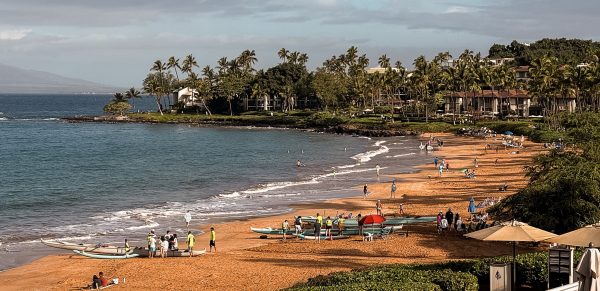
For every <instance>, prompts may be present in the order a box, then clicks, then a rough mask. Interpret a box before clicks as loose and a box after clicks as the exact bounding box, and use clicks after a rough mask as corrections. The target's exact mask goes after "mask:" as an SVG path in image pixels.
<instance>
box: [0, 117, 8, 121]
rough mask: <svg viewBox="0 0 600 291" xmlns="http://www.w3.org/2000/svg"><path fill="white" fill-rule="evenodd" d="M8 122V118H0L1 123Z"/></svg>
mask: <svg viewBox="0 0 600 291" xmlns="http://www.w3.org/2000/svg"><path fill="white" fill-rule="evenodd" d="M6 120H8V118H6V117H0V121H6Z"/></svg>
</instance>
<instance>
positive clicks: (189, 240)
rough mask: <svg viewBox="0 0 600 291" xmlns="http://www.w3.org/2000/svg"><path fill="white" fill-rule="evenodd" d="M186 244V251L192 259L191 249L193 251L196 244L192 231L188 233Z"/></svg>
mask: <svg viewBox="0 0 600 291" xmlns="http://www.w3.org/2000/svg"><path fill="white" fill-rule="evenodd" d="M185 242H186V243H187V251H188V252H190V257H193V254H194V252H193V249H194V243H195V242H196V238H195V237H194V235H193V234H192V231H191V230H190V231H188V235H187V239H186V241H185Z"/></svg>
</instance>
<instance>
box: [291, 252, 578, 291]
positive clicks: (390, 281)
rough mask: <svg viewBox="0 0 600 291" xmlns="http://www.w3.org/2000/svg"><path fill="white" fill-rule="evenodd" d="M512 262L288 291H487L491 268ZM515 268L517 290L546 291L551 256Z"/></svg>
mask: <svg viewBox="0 0 600 291" xmlns="http://www.w3.org/2000/svg"><path fill="white" fill-rule="evenodd" d="M580 255H581V253H577V256H578V257H579V256H580ZM510 262H512V257H511V256H504V257H496V258H485V259H479V260H464V261H450V262H447V263H438V264H427V265H386V266H375V267H371V268H366V269H362V270H355V271H352V272H337V273H332V274H330V275H327V276H317V277H314V278H311V279H309V280H308V282H306V283H301V284H297V285H296V286H294V287H292V288H290V289H289V290H295V291H301V290H302V291H304V290H306V291H308V290H444V291H453V290H485V288H483V287H484V286H487V285H489V276H490V273H489V271H490V267H489V266H490V264H491V263H510ZM516 264H517V269H518V270H519V272H518V273H517V281H516V283H517V286H528V287H529V288H532V289H533V290H545V288H546V286H547V280H548V253H546V252H538V253H529V254H523V255H518V256H517V260H516Z"/></svg>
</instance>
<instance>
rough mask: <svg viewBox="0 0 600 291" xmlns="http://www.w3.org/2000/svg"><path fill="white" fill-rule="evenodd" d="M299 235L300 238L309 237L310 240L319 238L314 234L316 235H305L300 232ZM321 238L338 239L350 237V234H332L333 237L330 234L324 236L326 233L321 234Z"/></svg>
mask: <svg viewBox="0 0 600 291" xmlns="http://www.w3.org/2000/svg"><path fill="white" fill-rule="evenodd" d="M298 237H299V238H300V239H309V240H316V239H317V237H316V236H314V235H303V234H299V235H298ZM320 238H321V240H328V239H333V240H337V239H346V238H350V236H347V235H334V236H331V237H329V236H324V235H321V236H320Z"/></svg>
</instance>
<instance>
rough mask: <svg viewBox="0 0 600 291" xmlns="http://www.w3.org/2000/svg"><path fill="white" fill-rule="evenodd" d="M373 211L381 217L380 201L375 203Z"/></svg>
mask: <svg viewBox="0 0 600 291" xmlns="http://www.w3.org/2000/svg"><path fill="white" fill-rule="evenodd" d="M375 210H376V211H377V215H383V213H382V212H381V200H379V199H378V200H377V203H375Z"/></svg>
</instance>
